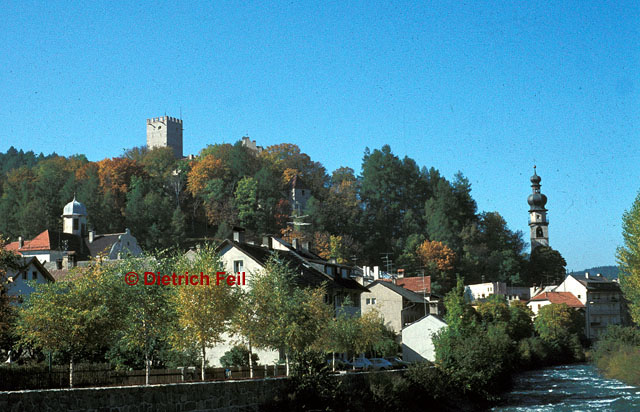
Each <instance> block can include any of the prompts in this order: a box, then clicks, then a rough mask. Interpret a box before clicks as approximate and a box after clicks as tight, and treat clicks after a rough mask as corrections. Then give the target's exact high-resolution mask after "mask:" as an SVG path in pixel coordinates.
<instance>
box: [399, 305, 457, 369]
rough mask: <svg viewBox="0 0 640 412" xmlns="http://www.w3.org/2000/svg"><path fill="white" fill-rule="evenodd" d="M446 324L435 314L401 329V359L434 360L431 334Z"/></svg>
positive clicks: (410, 360)
mask: <svg viewBox="0 0 640 412" xmlns="http://www.w3.org/2000/svg"><path fill="white" fill-rule="evenodd" d="M446 326H447V324H446V323H444V322H443V321H441V320H440V319H438V318H436V317H435V316H427V317H424V318H422V319H420V320H418V321H416V322H414V323H412V324H411V325H409V326H407V327H405V328H404V329H402V360H404V361H405V362H422V361H424V360H428V361H431V362H434V361H435V359H436V355H435V349H434V347H433V334H434V333H436V332H438V331H439V330H440V329H442V328H444V327H446Z"/></svg>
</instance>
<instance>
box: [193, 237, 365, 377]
mask: <svg viewBox="0 0 640 412" xmlns="http://www.w3.org/2000/svg"><path fill="white" fill-rule="evenodd" d="M233 235H234V238H233V240H225V241H223V242H222V243H221V244H220V245H218V247H217V248H216V251H217V252H218V254H219V255H220V259H221V260H222V262H223V264H224V266H225V270H226V271H227V272H232V273H237V272H244V273H245V282H246V284H245V285H241V286H239V287H242V288H249V287H250V285H251V281H252V278H253V275H254V274H256V273H258V272H260V271H262V270H263V269H264V267H265V265H266V263H267V261H268V260H269V258H270V257H271V256H272V255H273V254H277V256H278V258H279V259H282V260H284V261H285V262H287V263H288V264H289V265H290V267H291V268H293V269H294V270H295V271H296V272H297V273H300V276H299V277H298V278H297V279H296V283H297V284H298V285H300V286H303V287H307V286H309V287H318V286H321V285H323V284H325V285H326V286H327V294H326V295H325V303H327V304H330V305H332V306H333V307H334V308H335V309H337V308H341V307H343V308H344V309H345V311H346V312H347V313H350V314H352V315H354V316H360V294H361V293H362V292H366V291H367V288H365V287H364V286H362V285H360V284H359V283H358V282H356V281H355V280H353V279H351V278H350V277H349V276H348V274H346V273H344V272H343V271H342V270H339V271H338V270H333V269H332V270H329V269H325V270H326V271H321V270H318V269H317V267H318V259H320V258H319V257H317V256H316V255H313V254H312V253H310V252H308V251H305V250H302V249H298V248H297V245H289V244H288V243H287V242H284V241H282V240H280V239H277V238H274V237H271V236H266V237H264V238H263V241H262V245H256V244H251V243H248V242H245V241H244V238H243V233H242V231H241V230H234V234H233ZM187 253H193V252H187ZM311 258H313V260H314V262H313V264H312V263H311V262H310V260H311ZM316 258H317V259H316ZM325 263H326V265H324V266H321V267H327V268H328V267H334V266H335V265H334V264H331V263H330V262H325ZM327 272H330V273H327ZM347 297H348V298H349V300H350V301H351V302H353V304H352V305H351V306H343V303H344V302H345V300H346V299H347ZM224 341H225V342H227V343H225V344H221V345H216V346H215V347H214V348H210V349H207V352H206V357H207V360H208V361H209V364H210V365H213V366H218V365H220V357H222V355H224V353H225V352H227V351H228V350H229V349H231V348H232V347H233V346H234V344H238V343H242V342H240V338H237V337H233V336H228V335H227V336H224ZM254 352H255V353H256V354H257V355H258V357H259V359H260V360H259V362H260V363H261V364H273V363H275V362H277V361H278V359H279V358H280V354H279V353H278V351H272V350H255V351H254Z"/></svg>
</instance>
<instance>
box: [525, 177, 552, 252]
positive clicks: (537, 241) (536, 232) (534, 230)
mask: <svg viewBox="0 0 640 412" xmlns="http://www.w3.org/2000/svg"><path fill="white" fill-rule="evenodd" d="M541 180H542V179H540V176H538V174H537V173H536V167H535V166H533V176H531V190H532V192H533V193H531V194H530V195H529V197H528V198H527V203H529V227H530V228H531V252H532V253H533V250H534V249H535V248H537V247H538V246H549V221H548V220H547V209H545V205H546V204H547V197H546V196H545V195H543V194H542V193H540V181H541Z"/></svg>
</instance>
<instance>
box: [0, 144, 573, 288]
mask: <svg viewBox="0 0 640 412" xmlns="http://www.w3.org/2000/svg"><path fill="white" fill-rule="evenodd" d="M0 170H1V171H2V173H1V174H0V194H1V196H0V216H2V219H0V234H2V235H3V236H5V237H7V236H8V237H9V238H11V239H12V240H15V239H16V238H17V237H18V236H19V235H21V236H23V237H25V238H27V239H28V238H31V237H33V236H35V235H36V234H38V233H40V232H41V231H43V230H45V229H53V230H59V229H60V228H61V218H60V215H61V212H62V209H63V207H64V205H65V204H66V203H67V202H69V201H70V200H71V199H72V198H73V196H74V193H75V195H76V198H77V199H78V200H79V201H81V202H82V203H84V204H85V205H86V207H87V210H88V214H89V217H88V219H89V227H91V228H93V229H95V230H96V231H97V232H98V233H112V232H120V231H123V230H124V229H125V228H126V227H128V228H130V229H131V231H132V233H133V234H134V236H136V237H137V239H138V241H139V243H140V244H141V246H142V247H143V248H144V249H146V250H149V251H151V250H153V249H155V248H167V247H175V246H182V247H184V246H185V245H188V244H193V243H195V242H198V241H201V239H202V238H204V237H206V238H208V239H209V240H212V239H214V238H215V239H220V238H223V237H226V236H229V234H230V230H231V228H232V227H233V226H235V225H238V226H242V227H245V228H246V229H247V232H248V233H249V234H253V235H255V236H261V235H262V234H276V235H279V236H282V237H285V238H286V239H292V238H295V237H298V238H304V239H306V240H310V241H311V244H312V245H313V248H314V249H315V250H316V252H317V253H319V254H320V255H321V256H323V257H327V258H328V257H335V258H336V259H338V261H340V262H349V261H350V262H353V259H354V258H355V259H357V263H358V264H359V265H363V264H369V265H380V266H383V262H382V257H383V254H387V253H390V255H389V258H390V259H391V260H392V262H393V268H396V269H397V268H404V269H405V270H406V273H407V275H409V276H410V275H414V274H417V273H421V272H422V271H423V270H424V271H425V272H426V273H427V274H429V275H431V276H432V279H433V284H434V289H435V290H436V291H446V290H448V289H449V288H450V287H451V286H452V285H453V283H454V281H455V277H456V275H457V274H459V275H462V276H464V278H465V281H466V282H468V283H473V282H480V281H481V280H482V279H484V280H486V281H494V280H495V281H497V280H500V281H506V282H509V283H511V284H531V283H539V282H540V281H541V280H540V279H538V277H540V276H546V278H548V276H549V273H546V274H544V275H543V274H539V273H534V271H532V270H531V269H530V266H532V265H529V263H528V260H527V257H526V255H525V254H524V246H525V243H524V241H523V239H522V233H521V232H519V231H516V232H514V231H511V230H510V229H509V228H508V227H507V225H506V222H505V220H504V219H503V218H502V217H501V216H500V214H499V213H497V212H481V213H480V212H478V210H477V207H476V202H475V201H474V200H473V198H472V196H471V185H470V183H469V181H468V180H467V179H466V178H465V177H464V176H463V175H462V174H461V173H458V174H457V175H455V176H453V178H452V179H450V180H449V179H447V178H445V177H444V176H442V175H441V174H440V172H439V171H438V170H437V169H435V168H433V167H431V168H427V167H426V166H424V165H418V164H417V163H416V162H415V161H414V160H413V159H411V158H409V157H404V158H399V157H398V156H396V155H394V154H393V152H392V150H391V148H390V147H389V146H387V145H385V146H383V147H382V148H380V149H375V150H372V151H370V150H369V149H367V150H366V151H365V153H364V157H363V162H362V166H361V170H360V171H359V172H356V171H354V170H353V169H351V168H348V167H341V168H339V169H337V170H334V171H332V172H331V173H328V172H327V171H326V170H325V168H324V166H323V165H322V164H320V163H319V162H317V161H314V160H312V159H311V158H310V157H309V156H308V155H306V154H305V153H303V152H302V151H301V150H300V148H299V147H298V146H296V145H293V144H279V145H274V146H270V147H267V148H266V149H265V150H264V151H262V152H260V153H257V152H253V151H251V150H250V149H247V148H245V147H243V146H242V144H241V142H237V143H236V144H234V145H231V144H214V145H209V146H207V147H206V148H204V149H203V150H201V151H200V153H199V155H198V157H197V158H196V159H195V160H186V159H182V160H175V159H174V158H173V155H172V151H171V149H169V148H160V149H155V150H151V151H148V150H147V149H146V148H133V149H130V150H127V151H126V152H124V154H123V155H122V156H120V157H117V158H111V159H104V160H100V161H97V162H91V161H88V160H87V158H86V157H85V156H83V155H75V156H70V157H63V156H58V155H56V154H52V155H49V156H44V155H42V154H40V155H38V156H36V155H35V154H34V153H33V152H27V153H23V152H22V151H18V150H16V149H14V148H11V149H9V150H8V151H7V153H6V154H1V155H0ZM294 176H298V177H299V178H301V181H302V182H303V184H304V185H305V187H306V188H307V190H310V191H311V194H312V197H311V198H310V200H309V201H308V203H307V208H306V210H305V211H303V214H304V215H306V217H304V218H292V217H291V214H292V208H291V206H290V205H289V200H288V195H289V193H291V190H290V187H289V184H290V182H291V180H292V178H293V177H294ZM300 219H302V220H304V222H305V223H309V225H296V226H295V227H294V226H292V225H291V224H290V223H288V222H292V221H294V220H300ZM552 252H553V251H552ZM547 255H548V254H547ZM541 256H542V255H541ZM551 258H552V259H551V260H552V261H553V262H559V263H562V262H564V261H563V260H562V259H561V257H560V258H559V259H558V256H551ZM537 265H538V267H542V266H544V265H540V263H538V264H537ZM547 266H548V265H547ZM556 266H557V265H556ZM556 269H557V268H556ZM545 270H546V269H545ZM541 279H544V278H541Z"/></svg>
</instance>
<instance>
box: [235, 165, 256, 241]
mask: <svg viewBox="0 0 640 412" xmlns="http://www.w3.org/2000/svg"><path fill="white" fill-rule="evenodd" d="M234 196H235V198H234V204H235V206H236V208H237V209H238V222H239V223H240V225H242V226H243V227H244V228H246V229H249V230H256V229H257V227H258V224H257V222H256V211H257V209H258V182H257V181H256V180H255V179H254V178H252V177H243V178H242V179H240V181H239V182H238V185H237V187H236V191H235V195H234Z"/></svg>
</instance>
